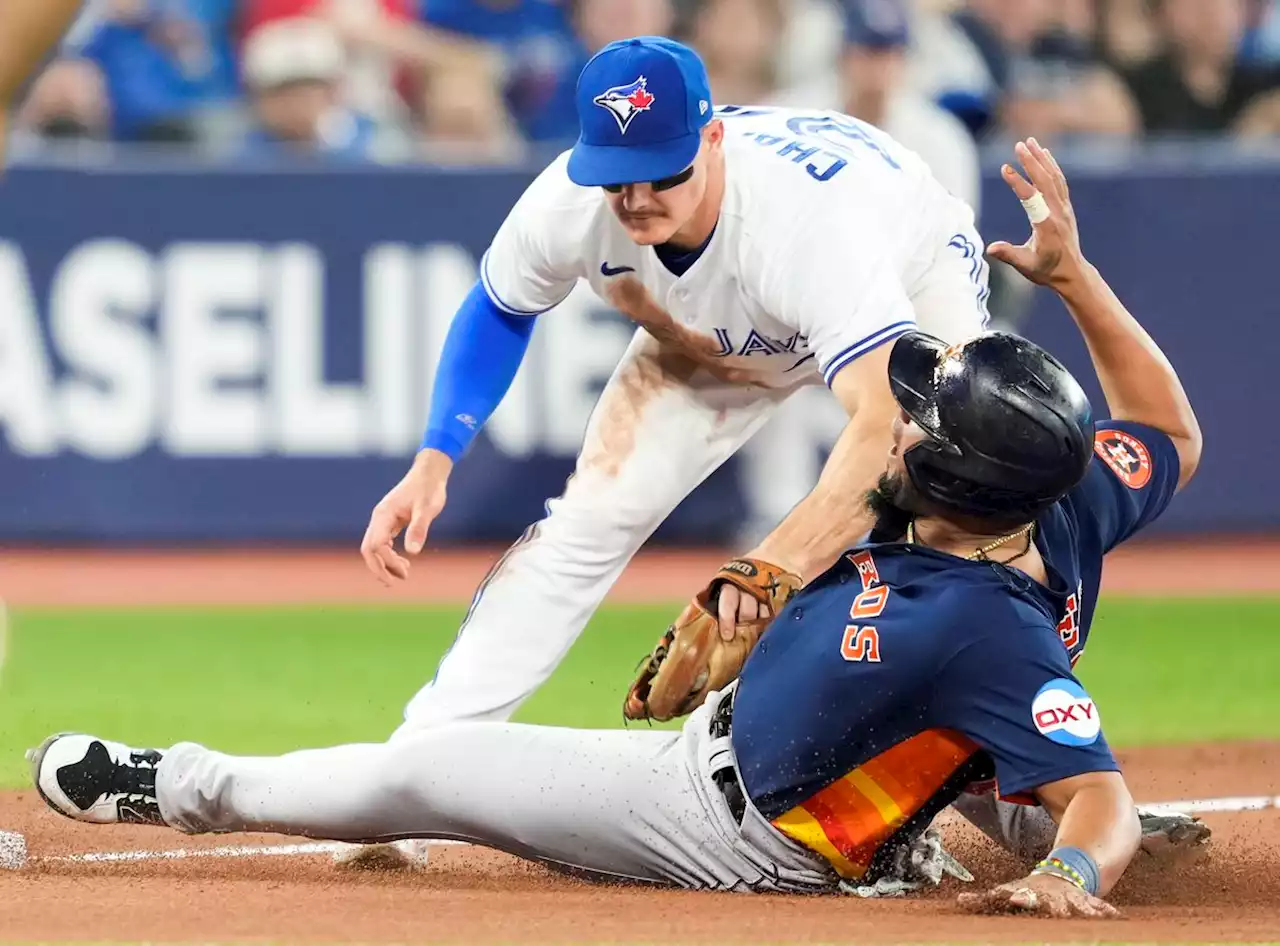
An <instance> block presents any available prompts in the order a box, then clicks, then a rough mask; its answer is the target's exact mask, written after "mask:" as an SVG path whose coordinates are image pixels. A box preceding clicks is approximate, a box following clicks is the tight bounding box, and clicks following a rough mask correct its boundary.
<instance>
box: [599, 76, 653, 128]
mask: <svg viewBox="0 0 1280 946" xmlns="http://www.w3.org/2000/svg"><path fill="white" fill-rule="evenodd" d="M648 84H649V80H648V79H646V78H645V77H644V76H640V78H638V79H636V81H635V82H632V83H631V84H630V85H615V86H614V87H613V88H611V89H605V90H604V91H603V92H601V93H600V94H599V95H597V96H596V97H595V98H593V99H592V100H591V101H593V102H594V103H595V104H596V105H599V106H600V107H601V108H603V109H607V110H608V111H609V113H610V114H611V115H613V118H614V121H616V122H617V123H618V130H619V131H620V132H622V133H623V134H624V135H625V134H626V133H627V126H628V125H630V124H631V120H632V119H633V118H635V117H636V116H637V115H639V114H640V113H641V112H647V111H649V109H650V107H652V105H653V103H654V102H655V101H657V99H656V98H655V97H654V96H653V94H652V93H650V92H649V90H648V89H647V88H645V86H647V85H648Z"/></svg>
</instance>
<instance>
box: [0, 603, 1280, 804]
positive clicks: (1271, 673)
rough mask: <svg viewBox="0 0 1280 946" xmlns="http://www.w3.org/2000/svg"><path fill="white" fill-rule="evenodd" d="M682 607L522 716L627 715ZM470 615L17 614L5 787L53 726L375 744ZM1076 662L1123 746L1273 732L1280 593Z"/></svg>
mask: <svg viewBox="0 0 1280 946" xmlns="http://www.w3.org/2000/svg"><path fill="white" fill-rule="evenodd" d="M673 613H674V605H673V606H670V607H666V606H662V607H659V606H654V607H643V608H625V609H624V608H612V609H607V610H605V611H604V612H602V613H601V614H600V615H598V616H597V617H596V619H595V620H594V621H593V622H592V624H591V626H590V627H589V628H588V630H587V632H586V634H585V635H584V636H583V638H582V640H581V641H579V643H578V645H577V646H576V647H575V648H574V649H573V651H572V652H571V653H570V654H569V657H568V658H567V659H566V661H565V662H564V664H562V666H561V667H560V669H559V670H558V671H557V673H556V674H555V676H554V677H553V678H552V680H551V682H550V683H548V684H547V686H546V687H544V688H543V689H542V690H540V691H539V692H538V693H537V694H536V695H535V696H534V698H533V699H532V700H530V701H529V703H528V704H527V705H526V706H525V707H524V708H523V709H522V710H521V712H520V714H519V718H520V719H523V720H525V721H529V722H540V723H548V724H553V725H567V726H616V725H620V724H621V713H620V709H619V707H620V704H621V700H622V693H623V690H624V689H625V687H626V684H627V683H628V682H629V680H630V678H631V675H632V672H633V670H634V668H635V666H636V664H637V662H638V661H639V659H640V658H641V656H642V655H644V654H645V653H646V652H647V651H648V650H649V648H650V647H651V646H652V644H653V641H654V639H655V638H656V637H657V635H658V634H659V633H660V631H661V629H662V628H663V627H664V626H665V624H666V622H667V621H669V620H670V618H671V616H672V614H673ZM460 616H461V611H460V609H456V608H440V609H430V608H414V609H403V608H402V609H397V608H376V609H375V608H362V609H358V610H357V609H346V608H312V609H260V610H243V609H226V610H212V611H210V610H206V611H180V610H142V611H94V612H84V611H56V610H28V611H21V612H19V613H17V614H16V615H14V616H13V619H12V621H11V628H10V630H11V640H10V648H9V650H10V653H9V661H8V664H7V666H6V667H5V668H4V671H3V679H2V681H0V786H19V785H23V784H25V781H26V772H25V765H24V764H23V761H22V755H21V752H22V749H24V748H25V747H27V746H30V745H34V744H36V743H37V742H39V740H40V739H42V738H43V737H44V736H46V735H47V734H49V733H51V732H55V731H58V730H60V729H88V730H91V731H94V732H98V733H101V734H103V735H115V736H119V737H120V738H123V739H126V740H129V741H131V742H134V743H141V744H156V745H167V744H169V743H172V742H174V741H176V740H178V739H194V740H197V741H200V742H204V743H207V744H210V745H216V746H218V747H219V748H224V749H227V750H229V751H236V752H251V753H259V752H261V753H267V752H280V751H284V750H287V749H292V748H298V747H301V746H313V745H329V744H334V743H339V742H349V741H362V740H380V739H382V738H384V737H385V736H386V735H387V734H388V733H390V731H391V730H392V729H394V728H395V726H396V725H397V724H398V722H399V720H400V711H401V708H402V707H403V705H404V702H405V701H406V700H407V699H408V698H409V697H410V696H411V695H412V694H413V693H414V692H415V691H416V690H417V689H418V687H419V686H420V685H421V684H422V683H423V682H424V681H425V680H426V679H428V678H429V677H430V676H431V674H432V673H433V671H434V669H435V666H436V662H437V661H438V660H439V658H440V656H441V654H442V653H443V652H444V651H445V649H446V648H447V647H448V645H449V643H450V641H451V640H452V638H453V634H454V631H455V629H456V627H457V623H458V620H459V618H460ZM525 632H526V633H537V628H536V625H534V624H532V623H531V624H530V626H529V627H528V628H527V629H526V631H525ZM1077 669H1078V670H1079V671H1080V674H1081V676H1082V678H1083V680H1084V682H1085V684H1086V686H1087V687H1088V688H1089V690H1090V693H1091V695H1092V696H1093V697H1094V699H1095V700H1097V702H1098V704H1099V706H1100V707H1101V710H1102V714H1103V720H1104V725H1105V728H1106V731H1107V733H1108V736H1109V738H1110V740H1111V741H1112V743H1113V744H1117V745H1133V744H1139V743H1150V742H1187V741H1198V740H1208V739H1234V738H1280V685H1277V680H1280V600H1246V599H1218V600H1205V601H1159V600H1144V599H1113V600H1111V601H1107V602H1105V603H1104V604H1103V606H1102V607H1101V608H1100V610H1099V614H1098V616H1097V618H1096V620H1095V623H1094V628H1093V636H1092V638H1091V643H1090V647H1089V652H1088V654H1087V655H1086V656H1085V658H1084V659H1083V660H1082V661H1081V663H1080V666H1079V667H1078V668H1077Z"/></svg>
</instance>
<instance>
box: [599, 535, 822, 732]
mask: <svg viewBox="0 0 1280 946" xmlns="http://www.w3.org/2000/svg"><path fill="white" fill-rule="evenodd" d="M726 584H730V585H733V586H734V587H736V588H739V589H741V591H742V593H743V594H746V595H750V596H751V597H752V598H755V599H756V601H758V602H760V605H761V608H760V617H758V618H756V619H755V620H753V621H747V622H745V623H740V624H738V625H737V628H736V631H735V633H734V635H733V640H730V641H726V640H724V639H723V638H722V637H721V636H720V625H719V621H718V620H717V618H716V602H717V600H718V599H719V596H720V589H721V588H722V587H723V586H724V585H726ZM800 585H801V581H800V578H799V576H797V575H793V574H791V573H790V572H786V571H783V570H782V569H781V568H779V567H778V566H777V565H770V564H769V563H768V562H762V561H759V560H758V559H753V558H739V559H734V560H733V561H731V562H728V563H726V564H725V565H724V566H722V567H721V568H720V570H719V571H718V572H716V574H715V577H713V578H712V579H711V581H710V582H709V583H708V585H707V587H706V588H704V589H703V590H702V591H700V592H698V594H697V595H695V596H694V599H693V601H692V602H691V603H690V604H689V606H688V607H686V608H685V609H684V611H682V612H681V613H680V616H679V617H678V618H676V620H675V623H674V624H672V625H671V626H670V627H668V628H667V632H666V633H665V634H663V635H662V639H661V640H659V641H658V646H657V647H655V648H654V649H653V653H652V654H650V655H649V657H648V658H647V659H646V660H645V662H644V664H643V666H642V667H641V669H640V673H639V675H638V676H637V677H636V680H635V682H634V683H633V684H631V689H630V690H628V691H627V698H626V701H625V702H624V703H623V705H622V714H623V716H625V717H626V718H627V719H656V720H658V721H659V722H666V721H667V720H669V719H675V718H676V717H677V716H683V715H685V714H686V713H690V712H692V711H693V710H695V709H697V708H698V707H699V706H700V705H702V701H703V700H704V699H706V696H707V694H708V693H709V692H711V691H712V690H720V689H723V688H724V687H725V686H726V685H727V684H728V683H730V682H732V681H733V680H735V679H736V678H737V676H738V674H739V673H740V672H741V670H742V665H743V664H744V663H746V660H747V655H748V654H750V653H751V649H752V648H753V647H755V645H756V641H758V640H759V639H760V635H761V634H763V633H764V629H765V628H766V627H768V625H769V622H770V621H771V620H773V617H774V615H776V614H777V613H778V612H779V611H781V610H782V608H783V606H784V605H785V604H786V603H787V602H788V601H790V600H791V598H792V597H793V596H794V595H795V593H796V592H797V591H799V589H800Z"/></svg>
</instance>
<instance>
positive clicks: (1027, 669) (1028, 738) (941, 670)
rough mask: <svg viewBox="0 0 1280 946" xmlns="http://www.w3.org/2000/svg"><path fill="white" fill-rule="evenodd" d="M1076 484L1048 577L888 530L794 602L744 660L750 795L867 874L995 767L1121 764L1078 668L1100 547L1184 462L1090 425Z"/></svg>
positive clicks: (1142, 513) (1128, 531)
mask: <svg viewBox="0 0 1280 946" xmlns="http://www.w3.org/2000/svg"><path fill="white" fill-rule="evenodd" d="M1096 431H1097V436H1096V441H1095V456H1094V459H1093V462H1092V464H1091V465H1090V468H1089V471H1088V473H1087V475H1086V476H1085V478H1084V480H1083V481H1082V482H1081V483H1080V485H1079V486H1077V487H1076V489H1074V490H1073V491H1072V492H1071V493H1070V494H1069V495H1068V496H1066V497H1064V498H1063V499H1062V500H1061V501H1060V502H1058V503H1057V504H1056V505H1055V506H1054V507H1053V508H1051V509H1049V510H1048V511H1047V512H1045V513H1044V514H1043V515H1042V516H1041V517H1040V518H1039V520H1038V521H1037V530H1036V538H1035V541H1036V545H1037V547H1038V549H1039V550H1040V553H1041V555H1042V557H1043V559H1044V562H1045V567H1046V572H1047V574H1048V576H1049V581H1048V587H1046V586H1044V585H1041V584H1039V583H1038V582H1035V581H1032V580H1031V579H1030V578H1028V577H1027V576H1026V575H1025V574H1024V573H1022V572H1019V571H1016V570H1015V569H1013V568H1010V567H1007V566H1004V565H1000V564H996V563H992V562H981V561H967V560H965V559H961V558H958V557H956V556H953V555H948V554H946V553H944V552H938V551H936V550H933V549H929V548H926V547H923V546H919V545H908V544H905V543H900V542H893V543H867V544H864V545H861V546H859V547H858V548H856V549H854V550H852V551H850V552H849V553H847V554H846V555H845V556H844V557H843V558H842V559H841V560H840V561H839V562H838V563H837V564H836V565H835V566H833V567H832V568H831V569H829V570H828V571H827V572H826V573H825V574H823V575H822V576H820V577H819V578H817V579H816V580H814V581H813V582H812V583H811V584H810V585H809V586H808V587H807V588H805V590H804V591H803V592H802V593H801V594H799V595H798V596H797V597H796V598H795V599H793V600H792V602H791V604H790V605H789V606H788V607H787V608H786V609H784V610H783V611H782V612H781V613H780V614H779V615H778V617H777V619H776V620H775V621H774V622H773V624H772V625H771V626H770V628H769V630H768V632H767V633H766V634H765V635H764V637H763V638H762V639H761V641H760V643H759V644H758V645H757V646H756V649H755V651H754V652H753V653H752V655H751V657H750V658H749V659H748V661H747V663H746V666H745V667H744V668H743V672H742V676H741V680H740V682H739V685H738V692H737V694H736V696H735V699H734V708H733V729H732V738H733V744H734V749H735V751H736V753H737V758H738V767H739V771H740V773H741V776H742V780H743V784H744V786H745V787H746V790H747V792H748V794H749V795H750V796H751V799H752V801H753V802H754V803H755V805H756V806H757V807H758V808H759V809H760V811H761V812H762V813H763V814H764V815H765V816H766V817H767V818H769V819H770V820H771V821H772V822H773V824H774V825H775V826H776V827H777V828H778V829H779V830H781V831H782V832H783V833H785V834H787V835H789V836H790V837H792V838H794V839H795V840H797V841H799V842H800V843H802V844H804V845H806V846H807V847H809V848H810V849H812V850H814V851H816V852H817V853H819V854H821V855H823V856H824V857H826V859H827V860H828V861H830V862H831V864H832V866H833V867H835V869H836V870H837V871H839V872H840V873H841V874H842V875H844V876H846V877H862V876H864V875H865V874H866V872H867V871H868V869H870V868H871V867H872V866H873V862H874V858H875V855H876V853H877V851H879V850H880V849H881V848H882V847H883V846H884V844H885V842H886V841H888V840H889V839H890V838H891V837H893V836H894V835H895V834H896V833H897V832H898V831H899V830H900V829H902V828H903V826H904V825H908V826H909V825H911V824H915V823H917V822H919V821H922V820H924V819H927V818H931V817H932V816H933V814H934V813H935V812H936V811H937V810H938V809H939V808H941V807H942V805H945V804H946V803H948V802H949V801H950V800H951V799H952V798H954V797H955V795H956V794H957V793H958V791H959V790H960V789H961V788H962V787H963V786H964V785H965V784H967V783H968V782H970V781H973V780H974V779H975V778H977V777H979V776H989V775H990V774H994V775H995V778H996V780H997V783H998V786H999V791H1000V793H1001V794H1002V795H1005V796H1017V795H1020V794H1022V793H1025V792H1028V791H1030V790H1033V789H1035V788H1037V787H1039V786H1041V785H1045V784H1048V783H1051V782H1056V781H1059V780H1061V779H1065V778H1069V777H1071V776H1074V775H1080V774H1082V773H1085V772H1099V771H1115V770H1116V769H1117V766H1116V763H1115V759H1114V758H1113V757H1112V754H1111V750H1110V749H1109V747H1108V746H1107V742H1106V739H1105V737H1104V736H1103V734H1102V727H1101V721H1100V719H1099V715H1098V708H1097V707H1096V706H1095V705H1094V703H1093V701H1092V700H1091V699H1090V698H1089V696H1088V694H1087V693H1086V692H1085V690H1084V688H1083V687H1081V685H1080V683H1079V681H1078V680H1076V678H1075V675H1074V673H1073V670H1072V665H1073V663H1074V660H1075V658H1076V657H1077V656H1078V655H1079V653H1080V652H1081V650H1082V649H1083V647H1084V644H1085V641H1086V639H1087V637H1088V633H1089V624H1090V622H1091V620H1092V617H1093V611H1094V604H1095V601H1096V597H1097V591H1098V585H1099V581H1100V579H1101V573H1102V556H1103V554H1104V553H1105V552H1107V551H1108V550H1110V549H1111V548H1113V547H1114V546H1115V545H1117V544H1118V543H1120V542H1122V541H1124V540H1125V539H1126V538H1128V537H1129V536H1131V535H1132V534H1133V533H1134V532H1136V531H1137V530H1138V529H1140V528H1141V527H1142V526H1144V525H1146V524H1147V523H1148V522H1150V521H1151V520H1152V519H1154V518H1155V517H1156V516H1158V515H1159V514H1160V512H1161V511H1163V509H1164V508H1165V507H1166V506H1167V505H1168V502H1169V500H1170V498H1171V497H1172V496H1173V493H1174V490H1175V489H1176V487H1177V481H1178V474H1179V467H1178V458H1177V454H1176V452H1175V450H1174V447H1173V444H1172V442H1171V441H1170V440H1169V438H1168V437H1167V436H1165V435H1163V434H1161V433H1158V432H1157V431H1154V430H1151V429H1149V428H1146V427H1143V426H1141V425H1138V424H1129V423H1120V422H1105V423H1101V424H1098V425H1097V426H1096Z"/></svg>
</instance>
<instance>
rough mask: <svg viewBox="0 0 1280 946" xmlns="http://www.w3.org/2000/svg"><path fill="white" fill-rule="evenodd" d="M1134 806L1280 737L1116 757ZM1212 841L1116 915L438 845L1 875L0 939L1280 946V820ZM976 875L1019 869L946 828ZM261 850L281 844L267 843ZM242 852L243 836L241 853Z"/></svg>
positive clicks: (1219, 785)
mask: <svg viewBox="0 0 1280 946" xmlns="http://www.w3.org/2000/svg"><path fill="white" fill-rule="evenodd" d="M1123 763H1124V765H1125V769H1126V772H1127V774H1128V776H1129V778H1130V780H1131V782H1132V783H1133V786H1134V790H1135V792H1136V793H1137V794H1138V795H1139V797H1141V798H1144V799H1149V800H1171V799H1177V798H1185V797H1187V796H1188V795H1208V794H1222V793H1226V792H1231V793H1233V794H1235V793H1240V794H1252V793H1260V792H1270V793H1274V791H1275V786H1276V784H1277V776H1278V775H1280V744H1251V745H1237V746H1232V747H1227V748H1224V747H1214V746H1206V747H1199V748H1180V749H1168V748H1166V749H1160V750H1156V751H1142V752H1131V753H1128V754H1126V755H1125V756H1124V758H1123ZM1205 820H1206V821H1207V822H1208V823H1210V824H1211V825H1212V826H1213V828H1214V830H1215V832H1216V834H1215V838H1214V839H1213V841H1212V842H1211V844H1210V847H1209V848H1208V849H1207V850H1206V851H1205V852H1203V853H1202V854H1200V855H1198V856H1196V857H1194V858H1190V859H1188V860H1186V861H1185V862H1183V863H1180V864H1177V865H1169V864H1164V865H1156V864H1154V863H1153V862H1151V861H1150V860H1149V859H1144V860H1143V861H1140V862H1139V863H1137V864H1136V865H1135V866H1134V867H1133V868H1131V870H1130V874H1129V875H1128V876H1126V878H1125V880H1124V882H1123V883H1122V885H1121V886H1120V887H1119V888H1118V890H1117V892H1116V893H1115V895H1114V900H1115V902H1116V903H1117V904H1118V905H1120V906H1121V907H1122V909H1123V910H1124V914H1125V916H1124V918H1123V919H1121V920H1117V921H1110V922H1108V921H1092V922H1086V921H1070V922H1059V921H1048V920H1034V919H1025V918H1012V917H972V916H969V915H966V914H963V913H961V912H960V911H959V910H958V909H957V908H956V907H955V906H954V903H953V896H954V894H955V892H956V891H957V890H958V889H960V887H959V885H955V884H954V883H953V885H952V886H949V887H947V888H945V889H942V890H939V891H936V892H934V893H933V894H931V895H930V896H928V897H925V898H923V899H917V900H911V901H906V900H897V901H876V902H872V901H863V900H858V899H856V898H851V897H839V896H833V897H790V896H777V895H756V896H752V895H746V894H741V895H739V894H696V893H687V892H678V891H653V890H639V889H620V888H600V887H595V886H591V885H587V884H584V883H581V882H578V881H574V880H569V879H566V878H563V877H561V876H559V875H556V874H552V873H550V872H549V871H546V870H544V869H542V868H540V867H536V866H531V865H525V864H522V863H520V862H518V861H516V860H514V859H512V858H509V857H506V856H504V855H501V854H496V853H492V852H488V851H483V850H479V849H475V848H464V847H457V848H437V849H436V850H435V851H434V852H433V855H432V862H433V863H432V866H431V867H430V868H429V869H428V870H426V871H423V872H420V873H414V874H396V875H393V874H385V873H383V874H378V873H358V874H350V873H343V872H339V871H337V870H336V869H335V868H334V867H333V866H332V865H331V864H330V863H329V862H328V860H327V859H326V858H325V857H323V856H310V857H270V858H266V857H258V858H251V857H246V858H240V859H191V860H185V861H167V862H165V861H159V862H145V863H133V864H111V863H108V864H102V863H99V864H84V863H75V864H73V863H44V864H34V865H32V866H31V867H29V868H28V869H26V870H24V871H21V872H16V873H12V874H7V875H2V876H0V903H3V909H0V940H55V941H56V940H88V939H93V940H146V941H152V942H155V941H169V942H174V941H187V942H194V941H202V942H209V941H215V940H247V939H252V940H258V941H267V940H277V941H278V940H281V939H288V940H291V941H310V942H321V941H325V942H344V941H361V942H405V941H425V942H446V941H448V942H459V943H497V942H529V943H534V942H537V943H545V942H661V943H672V944H674V943H717V944H719V943H743V942H753V943H766V942H836V941H846V940H859V941H867V940H873V941H881V942H890V941H912V942H937V941H944V940H945V941H949V942H958V941H988V942H1010V941H1023V942H1026V941H1036V942H1046V941H1074V942H1079V941H1084V940H1094V939H1098V938H1102V939H1107V940H1124V941H1145V942H1175V941H1205V940H1219V941H1225V940H1234V941H1258V940H1264V939H1268V938H1270V939H1276V938H1280V811H1275V810H1270V811H1259V812H1247V813H1240V814H1231V815H1225V814H1219V815H1206V817H1205ZM0 824H3V825H5V826H6V827H9V828H14V829H17V830H21V831H23V832H24V833H26V834H27V836H28V839H29V842H30V845H31V849H32V852H33V853H34V854H37V855H45V856H48V855H58V854H70V853H83V852H88V851H100V850H113V851H118V850H158V849H163V848H176V847H196V846H208V845H212V844H227V843H228V842H229V841H234V842H235V843H241V842H242V841H244V840H245V839H244V838H241V837H239V836H237V837H235V838H228V837H226V836H223V837H220V838H185V837H183V836H181V835H178V834H176V833H173V832H169V831H160V830H156V829H153V828H126V827H111V828H99V827H92V826H85V825H77V824H74V823H72V822H69V821H65V820H63V819H61V818H59V817H58V816H56V815H54V814H52V813H51V812H49V811H47V810H45V808H44V806H43V804H42V803H41V802H40V801H39V799H38V798H37V797H36V796H35V794H34V792H22V793H9V794H7V795H3V796H0ZM949 833H950V835H951V837H952V838H953V839H955V840H954V841H953V843H954V845H955V848H956V849H957V850H958V852H959V853H960V855H961V857H962V858H963V859H965V860H966V862H967V863H969V864H970V866H971V867H972V868H973V869H974V872H975V874H977V875H978V878H979V880H980V881H991V880H993V879H996V878H1004V877H1009V876H1013V872H1014V869H1015V865H1014V864H1013V863H1012V861H1011V860H1009V859H1008V858H1007V857H1005V856H1004V855H1002V854H1000V853H998V852H996V851H995V849H994V848H992V847H991V846H990V845H989V844H988V843H987V842H986V841H985V840H983V839H980V838H978V837H977V836H975V835H974V834H973V833H972V832H971V831H970V830H968V829H960V828H958V827H957V828H949ZM261 840H262V841H263V842H264V843H276V842H279V841H281V840H283V839H281V838H278V837H268V838H265V839H261ZM251 843H252V842H251Z"/></svg>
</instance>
